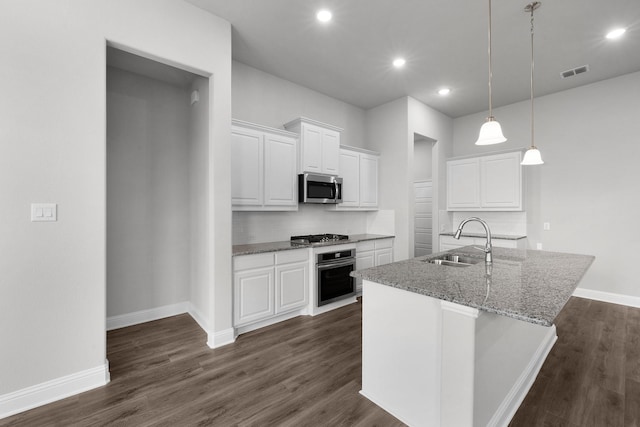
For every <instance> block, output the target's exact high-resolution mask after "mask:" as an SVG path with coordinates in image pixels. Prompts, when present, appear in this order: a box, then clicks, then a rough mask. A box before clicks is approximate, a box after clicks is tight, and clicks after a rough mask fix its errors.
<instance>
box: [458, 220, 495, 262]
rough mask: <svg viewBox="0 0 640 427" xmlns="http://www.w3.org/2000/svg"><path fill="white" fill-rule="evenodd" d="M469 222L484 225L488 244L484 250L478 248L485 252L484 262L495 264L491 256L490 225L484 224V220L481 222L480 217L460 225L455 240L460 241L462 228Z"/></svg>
mask: <svg viewBox="0 0 640 427" xmlns="http://www.w3.org/2000/svg"><path fill="white" fill-rule="evenodd" d="M469 221H478V222H479V223H480V224H482V226H483V227H484V231H485V233H486V235H487V244H486V245H485V246H484V249H481V248H477V249H480V250H482V251H484V262H485V263H486V264H491V263H492V262H493V257H492V255H491V249H492V246H491V230H489V225H488V224H487V223H486V222H484V221H483V220H481V219H480V218H478V217H475V216H472V217H471V218H467V219H465V220H464V221H462V222H461V223H460V225H459V226H458V230H456V234H455V235H454V236H453V237H454V238H455V239H458V240H459V239H460V234H461V233H462V228H463V227H464V226H465V224H466V223H468V222H469Z"/></svg>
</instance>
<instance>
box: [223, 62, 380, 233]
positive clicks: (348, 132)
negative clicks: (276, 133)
mask: <svg viewBox="0 0 640 427" xmlns="http://www.w3.org/2000/svg"><path fill="white" fill-rule="evenodd" d="M232 83H233V117H234V118H236V119H240V120H245V121H248V122H253V123H258V124H261V125H265V126H271V127H274V128H280V129H282V125H283V124H284V123H287V122H289V121H291V120H293V119H295V118H297V117H300V116H304V117H308V118H311V119H314V120H318V121H321V122H324V123H327V124H331V125H334V126H338V127H341V128H343V129H344V130H343V132H342V134H341V136H340V137H341V143H342V144H344V145H351V146H356V147H366V146H367V141H366V140H365V136H364V133H365V112H364V110H362V109H361V108H358V107H355V106H353V105H350V104H347V103H344V102H342V101H339V100H337V99H335V98H331V97H329V96H326V95H323V94H321V93H319V92H316V91H313V90H311V89H307V88H305V87H303V86H299V85H297V84H295V83H292V82H289V81H287V80H284V79H281V78H279V77H276V76H273V75H271V74H268V73H265V72H262V71H260V70H257V69H255V68H252V67H249V66H248V65H245V64H242V63H240V62H237V61H234V62H233V78H232ZM368 215H370V214H368V213H365V212H348V213H346V212H328V211H327V209H326V207H324V206H304V205H300V207H299V210H298V212H276V213H273V212H271V213H269V212H234V213H233V243H234V244H244V243H260V242H273V241H282V240H289V238H290V237H291V236H292V235H298V234H316V233H338V234H358V233H365V232H366V221H367V216H368Z"/></svg>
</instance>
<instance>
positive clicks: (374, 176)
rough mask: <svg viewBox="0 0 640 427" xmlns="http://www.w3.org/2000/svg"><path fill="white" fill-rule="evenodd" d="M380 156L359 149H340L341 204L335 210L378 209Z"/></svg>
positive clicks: (345, 147)
mask: <svg viewBox="0 0 640 427" xmlns="http://www.w3.org/2000/svg"><path fill="white" fill-rule="evenodd" d="M379 160H380V155H379V154H378V153H375V152H373V151H369V150H364V149H361V148H355V147H348V146H346V145H343V146H341V147H340V176H341V177H342V203H339V204H338V205H336V206H334V207H333V208H332V209H335V210H376V209H378V164H379Z"/></svg>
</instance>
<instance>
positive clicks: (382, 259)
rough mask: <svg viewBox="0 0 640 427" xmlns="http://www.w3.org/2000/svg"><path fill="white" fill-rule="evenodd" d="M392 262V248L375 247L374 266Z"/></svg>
mask: <svg viewBox="0 0 640 427" xmlns="http://www.w3.org/2000/svg"><path fill="white" fill-rule="evenodd" d="M392 262H393V249H391V248H387V249H377V250H376V267H378V266H381V265H385V264H390V263H392Z"/></svg>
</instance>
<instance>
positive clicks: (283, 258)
mask: <svg viewBox="0 0 640 427" xmlns="http://www.w3.org/2000/svg"><path fill="white" fill-rule="evenodd" d="M308 260H309V251H308V250H307V249H296V250H293V251H280V252H276V264H278V265H280V264H289V263H292V262H303V261H308Z"/></svg>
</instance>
